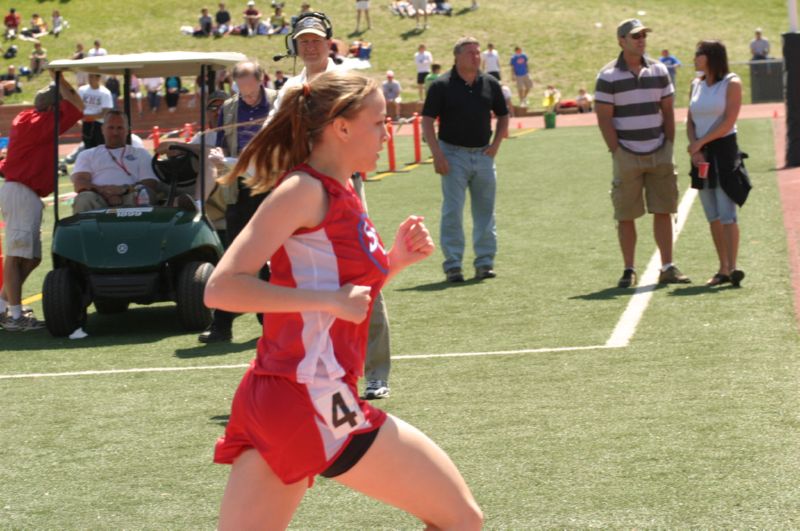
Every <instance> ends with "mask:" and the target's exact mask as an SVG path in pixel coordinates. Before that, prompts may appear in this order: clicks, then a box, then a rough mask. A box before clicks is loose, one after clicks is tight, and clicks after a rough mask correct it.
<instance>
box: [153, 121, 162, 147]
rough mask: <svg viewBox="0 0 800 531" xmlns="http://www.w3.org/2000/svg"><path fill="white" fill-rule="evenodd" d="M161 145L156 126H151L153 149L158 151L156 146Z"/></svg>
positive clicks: (159, 133)
mask: <svg viewBox="0 0 800 531" xmlns="http://www.w3.org/2000/svg"><path fill="white" fill-rule="evenodd" d="M160 144H161V131H160V130H159V129H158V126H157V125H154V126H153V149H158V146H159V145H160Z"/></svg>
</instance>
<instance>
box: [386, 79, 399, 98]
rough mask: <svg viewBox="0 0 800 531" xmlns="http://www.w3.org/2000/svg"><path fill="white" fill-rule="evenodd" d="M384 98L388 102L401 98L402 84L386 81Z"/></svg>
mask: <svg viewBox="0 0 800 531" xmlns="http://www.w3.org/2000/svg"><path fill="white" fill-rule="evenodd" d="M383 97H384V98H386V101H394V100H396V99H397V98H399V97H400V83H398V82H397V81H389V80H386V81H384V82H383Z"/></svg>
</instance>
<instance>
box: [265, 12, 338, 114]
mask: <svg viewBox="0 0 800 531" xmlns="http://www.w3.org/2000/svg"><path fill="white" fill-rule="evenodd" d="M332 37H333V26H331V22H330V20H329V19H328V17H326V16H325V15H324V14H323V13H313V12H312V13H303V14H302V15H300V16H299V17H297V20H296V21H295V23H294V26H293V27H292V33H291V35H290V36H289V37H288V38H287V41H286V43H287V48H288V49H287V50H286V52H287V53H286V55H285V56H283V57H299V58H300V60H301V61H302V62H303V70H301V71H300V73H299V74H298V75H296V76H293V77H290V78H289V79H288V80H286V83H284V85H283V87H281V90H280V92H278V99H277V100H275V104H274V105H273V106H272V109H271V110H270V114H269V116H270V118H272V116H274V114H275V111H276V110H277V109H278V107H280V104H281V99H283V95H284V94H286V91H287V90H289V89H290V88H292V87H299V86H301V85H302V84H303V83H306V82H308V81H311V80H313V79H314V78H316V77H317V76H318V75H320V74H322V73H324V72H328V71H329V70H334V69H336V68H337V66H336V63H334V62H333V59H331V58H330V56H329V52H330V49H331V38H332ZM277 58H281V56H277V57H276V59H277ZM268 122H269V120H267V123H268ZM264 125H266V123H265V124H264Z"/></svg>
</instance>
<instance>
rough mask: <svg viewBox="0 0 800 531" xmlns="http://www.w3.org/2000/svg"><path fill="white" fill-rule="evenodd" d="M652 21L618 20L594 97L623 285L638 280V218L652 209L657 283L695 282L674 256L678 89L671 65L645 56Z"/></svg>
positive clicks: (629, 285) (676, 199)
mask: <svg viewBox="0 0 800 531" xmlns="http://www.w3.org/2000/svg"><path fill="white" fill-rule="evenodd" d="M650 31H651V30H650V28H648V27H645V26H644V24H642V22H641V21H639V20H637V19H629V20H625V21H623V22H621V23H620V25H619V26H618V27H617V40H618V42H619V45H620V48H622V52H621V53H620V54H619V57H618V58H617V59H616V60H615V61H612V62H610V63H608V64H607V65H606V66H604V67H603V68H602V70H600V73H599V74H598V76H597V85H596V89H595V102H596V112H597V122H598V125H599V126H600V131H601V133H602V134H603V140H605V142H606V144H607V145H608V149H609V151H611V153H612V155H611V157H612V160H613V164H614V179H613V180H612V182H611V201H612V203H613V204H614V218H615V219H616V220H617V224H618V225H617V232H618V236H619V243H620V247H621V248H622V258H623V260H624V262H625V269H624V271H623V274H622V278H620V280H619V283H618V286H619V287H620V288H629V287H632V286H635V285H636V280H637V277H636V269H635V267H634V256H635V253H636V218H639V217H641V216H643V215H644V213H645V200H646V202H647V210H648V211H649V212H650V213H651V214H653V233H654V235H655V240H656V244H657V245H658V249H659V251H660V252H661V262H662V267H661V273H660V274H659V277H658V282H659V284H666V283H681V284H685V283H688V282H690V280H689V278H688V277H686V275H684V274H682V273H681V272H680V271H679V270H678V268H677V267H676V266H675V265H674V264H673V263H672V217H671V215H672V214H674V213H675V212H677V209H678V173H677V171H676V170H675V164H674V159H673V156H672V155H673V154H672V150H673V141H674V139H675V115H674V112H673V94H674V89H673V87H672V83H671V81H670V77H669V72H668V71H667V68H666V67H665V66H664V65H663V64H661V63H659V62H657V61H652V60H650V59H648V58H646V57H645V56H644V52H645V46H646V43H647V34H648V32H650Z"/></svg>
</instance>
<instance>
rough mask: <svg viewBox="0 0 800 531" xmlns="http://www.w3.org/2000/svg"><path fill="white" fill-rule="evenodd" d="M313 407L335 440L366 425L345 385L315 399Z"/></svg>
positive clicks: (362, 414)
mask: <svg viewBox="0 0 800 531" xmlns="http://www.w3.org/2000/svg"><path fill="white" fill-rule="evenodd" d="M314 406H315V407H316V409H317V411H318V412H319V413H320V415H322V418H323V419H324V420H325V424H327V425H328V428H329V429H330V430H331V433H332V434H333V437H334V438H335V439H342V438H344V437H347V436H348V435H349V434H350V433H351V432H353V431H355V430H357V429H359V428H361V427H363V426H364V424H365V423H366V419H365V418H364V413H363V412H362V411H361V408H360V407H358V402H357V401H356V399H355V397H354V396H353V393H352V392H350V388H349V387H347V385H346V384H341V385H339V386H337V387H336V388H334V390H333V391H330V392H328V393H325V394H322V395H320V396H318V397H317V398H315V399H314Z"/></svg>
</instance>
